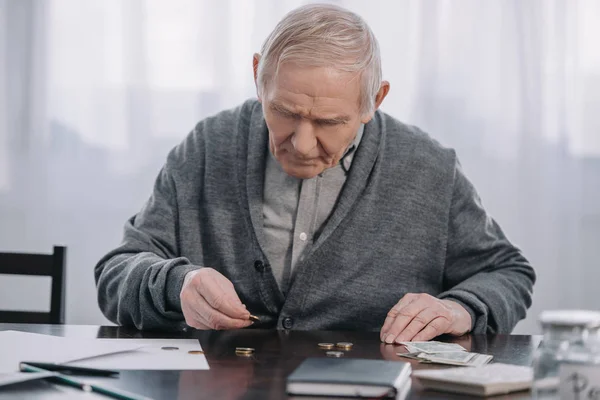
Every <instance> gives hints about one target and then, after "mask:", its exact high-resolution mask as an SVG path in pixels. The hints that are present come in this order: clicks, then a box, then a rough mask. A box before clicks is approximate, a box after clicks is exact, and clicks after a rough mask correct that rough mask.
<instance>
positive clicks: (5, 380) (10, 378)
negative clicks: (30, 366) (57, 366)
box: [0, 372, 54, 387]
mask: <svg viewBox="0 0 600 400" xmlns="http://www.w3.org/2000/svg"><path fill="white" fill-rule="evenodd" d="M52 375H54V373H53V372H13V373H10V374H0V387H1V386H8V385H13V384H15V383H21V382H28V381H35V380H37V379H44V378H48V377H50V376H52Z"/></svg>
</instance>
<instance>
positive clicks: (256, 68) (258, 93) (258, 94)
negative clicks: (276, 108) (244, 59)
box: [252, 53, 262, 102]
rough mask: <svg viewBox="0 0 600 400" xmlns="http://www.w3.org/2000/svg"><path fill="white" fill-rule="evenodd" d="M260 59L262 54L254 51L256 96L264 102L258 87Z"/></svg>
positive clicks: (253, 67) (253, 65) (253, 66)
mask: <svg viewBox="0 0 600 400" xmlns="http://www.w3.org/2000/svg"><path fill="white" fill-rule="evenodd" d="M259 61H260V54H258V53H254V56H253V57H252V69H253V70H254V86H255V87H256V97H258V101H260V102H262V99H261V98H260V90H259V89H258V63H259Z"/></svg>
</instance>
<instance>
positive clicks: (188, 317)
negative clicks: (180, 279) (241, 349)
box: [180, 268, 252, 329]
mask: <svg viewBox="0 0 600 400" xmlns="http://www.w3.org/2000/svg"><path fill="white" fill-rule="evenodd" d="M180 300H181V310H182V311H183V315H184V317H185V321H186V323H187V324H188V325H189V326H191V327H193V328H196V329H240V328H245V327H247V326H250V325H252V321H250V320H249V317H250V313H249V312H248V310H247V309H246V307H245V306H244V305H243V304H242V302H241V301H240V299H239V297H238V295H237V293H236V292H235V289H234V287H233V284H232V283H231V281H230V280H229V279H227V278H226V277H224V276H223V275H222V274H220V273H219V272H218V271H216V270H214V269H212V268H203V269H200V270H198V271H194V272H193V273H191V274H190V276H189V279H188V277H187V276H186V279H185V280H184V285H183V287H182V290H181V293H180Z"/></svg>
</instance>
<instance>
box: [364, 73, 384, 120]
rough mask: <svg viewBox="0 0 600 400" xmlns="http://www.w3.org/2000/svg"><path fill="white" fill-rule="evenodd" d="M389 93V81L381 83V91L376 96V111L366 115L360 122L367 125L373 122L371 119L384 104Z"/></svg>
mask: <svg viewBox="0 0 600 400" xmlns="http://www.w3.org/2000/svg"><path fill="white" fill-rule="evenodd" d="M389 92H390V83H389V82H388V81H383V82H381V86H380V87H379V91H378V92H377V94H376V95H375V109H374V110H373V112H372V113H369V114H367V115H365V116H364V117H363V118H362V119H361V121H360V122H362V123H363V124H366V123H367V122H369V121H370V120H371V118H373V114H374V113H375V111H377V109H378V108H379V106H381V103H383V100H384V99H385V97H386V96H387V95H388V93H389Z"/></svg>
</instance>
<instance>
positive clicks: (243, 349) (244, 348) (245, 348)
mask: <svg viewBox="0 0 600 400" xmlns="http://www.w3.org/2000/svg"><path fill="white" fill-rule="evenodd" d="M235 351H250V352H254V349H253V348H252V347H236V348H235Z"/></svg>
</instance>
